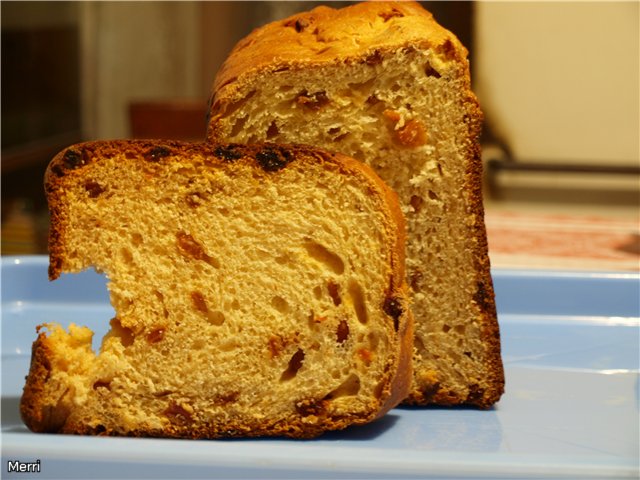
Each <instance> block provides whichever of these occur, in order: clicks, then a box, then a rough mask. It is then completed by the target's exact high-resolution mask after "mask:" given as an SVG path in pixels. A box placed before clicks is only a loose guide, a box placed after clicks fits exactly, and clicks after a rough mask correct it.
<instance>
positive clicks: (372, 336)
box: [367, 332, 380, 350]
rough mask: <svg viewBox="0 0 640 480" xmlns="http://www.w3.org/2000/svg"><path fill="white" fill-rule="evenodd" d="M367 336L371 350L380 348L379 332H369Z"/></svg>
mask: <svg viewBox="0 0 640 480" xmlns="http://www.w3.org/2000/svg"><path fill="white" fill-rule="evenodd" d="M367 337H368V338H369V346H370V347H371V350H375V349H376V348H378V344H379V343H380V338H379V336H378V334H377V333H376V332H369V333H368V334H367Z"/></svg>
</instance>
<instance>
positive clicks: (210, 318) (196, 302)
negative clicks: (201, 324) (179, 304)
mask: <svg viewBox="0 0 640 480" xmlns="http://www.w3.org/2000/svg"><path fill="white" fill-rule="evenodd" d="M191 303H192V304H193V306H194V308H195V309H196V310H197V311H198V312H200V313H201V314H202V315H204V317H205V319H206V320H207V322H209V323H210V324H212V325H215V326H220V325H222V324H223V323H224V321H225V315H224V313H223V312H220V311H218V310H213V311H212V310H209V306H208V305H207V301H206V299H205V297H204V295H203V294H202V293H200V292H197V291H194V292H191Z"/></svg>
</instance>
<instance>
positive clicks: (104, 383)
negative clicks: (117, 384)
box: [93, 380, 111, 390]
mask: <svg viewBox="0 0 640 480" xmlns="http://www.w3.org/2000/svg"><path fill="white" fill-rule="evenodd" d="M99 388H104V389H106V390H111V381H109V380H96V381H95V382H93V389H94V390H97V389H99Z"/></svg>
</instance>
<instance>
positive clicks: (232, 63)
mask: <svg viewBox="0 0 640 480" xmlns="http://www.w3.org/2000/svg"><path fill="white" fill-rule="evenodd" d="M466 56H467V51H466V50H465V48H464V47H463V46H462V45H461V44H460V42H459V41H458V40H457V39H456V37H455V36H454V35H453V34H451V33H450V32H448V31H447V30H445V29H444V28H442V27H440V26H439V25H438V24H437V23H436V22H435V20H434V19H433V17H432V16H431V14H429V13H428V12H426V11H425V10H424V9H422V7H420V6H419V5H418V4H416V3H413V2H399V3H389V2H366V3H362V4H357V5H355V6H351V7H346V8H343V9H339V10H333V9H330V8H326V7H320V8H317V9H315V10H312V11H311V12H307V13H302V14H298V15H294V16H292V17H290V18H288V19H285V20H282V21H278V22H274V23H272V24H269V25H267V26H265V27H263V28H260V29H258V30H256V31H255V32H253V33H252V34H250V35H249V36H248V37H246V38H245V39H244V40H242V41H240V43H239V44H238V45H237V46H236V48H235V49H234V50H233V51H232V53H231V55H230V56H229V58H228V59H227V61H226V63H225V65H224V66H223V67H222V69H221V70H220V73H219V74H218V76H217V78H216V81H215V83H214V86H213V91H212V98H211V116H210V124H209V132H208V136H209V139H211V140H214V141H231V142H241V143H252V142H256V141H264V140H269V141H274V142H294V143H304V144H309V145H316V146H320V147H322V148H326V149H328V150H331V151H338V152H342V153H344V154H347V155H349V156H352V157H354V158H356V159H358V160H360V161H362V162H364V163H366V164H368V165H370V166H371V167H373V169H374V170H375V171H376V172H377V173H378V174H379V175H380V177H381V178H382V179H383V180H384V181H385V182H387V184H388V185H389V186H391V187H392V188H393V189H394V190H395V191H396V192H397V194H398V195H399V198H400V202H401V205H402V210H403V212H404V214H405V216H406V220H407V228H408V242H407V281H408V283H409V284H410V286H411V289H412V293H413V304H412V305H413V306H412V308H413V312H414V316H415V318H416V332H415V357H414V370H415V377H414V381H413V387H412V392H411V394H410V396H409V398H408V399H407V402H408V403H414V404H431V403H436V404H440V405H454V404H470V405H476V406H478V407H483V408H486V407H489V406H491V405H492V404H493V403H495V402H496V401H497V400H498V399H499V398H500V395H501V394H502V392H503V389H504V373H503V367H502V361H501V357H500V339H499V329H498V323H497V318H496V310H495V302H494V293H493V286H492V281H491V277H490V270H489V257H488V250H487V243H486V232H485V226H484V213H483V206H482V194H481V182H482V179H481V161H480V148H479V142H478V136H479V134H480V129H481V122H482V113H481V111H480V109H479V106H478V102H477V100H476V97H475V96H474V94H473V93H472V92H471V90H470V77H469V65H468V62H467V58H466Z"/></svg>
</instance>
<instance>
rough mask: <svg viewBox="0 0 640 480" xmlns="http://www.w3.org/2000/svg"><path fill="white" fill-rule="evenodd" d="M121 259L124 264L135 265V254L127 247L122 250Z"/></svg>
mask: <svg viewBox="0 0 640 480" xmlns="http://www.w3.org/2000/svg"><path fill="white" fill-rule="evenodd" d="M120 257H121V258H122V261H123V262H124V263H128V264H132V263H133V254H132V253H131V250H129V249H128V248H126V247H123V248H121V249H120Z"/></svg>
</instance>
